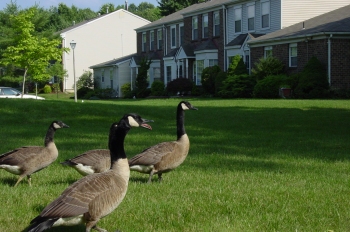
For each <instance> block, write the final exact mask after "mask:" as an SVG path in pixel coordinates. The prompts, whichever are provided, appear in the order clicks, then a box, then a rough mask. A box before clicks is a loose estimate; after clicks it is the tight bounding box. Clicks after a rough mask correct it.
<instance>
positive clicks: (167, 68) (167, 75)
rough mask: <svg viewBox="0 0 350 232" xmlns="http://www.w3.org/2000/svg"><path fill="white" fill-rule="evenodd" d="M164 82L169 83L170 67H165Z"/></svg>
mask: <svg viewBox="0 0 350 232" xmlns="http://www.w3.org/2000/svg"><path fill="white" fill-rule="evenodd" d="M166 80H167V83H169V82H170V81H171V66H166Z"/></svg>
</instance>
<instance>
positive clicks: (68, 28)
mask: <svg viewBox="0 0 350 232" xmlns="http://www.w3.org/2000/svg"><path fill="white" fill-rule="evenodd" d="M120 11H124V12H126V13H128V14H131V15H133V16H135V17H138V18H140V19H143V20H145V21H147V22H150V21H148V20H147V19H144V18H142V17H140V16H138V15H135V14H133V13H131V12H129V11H127V10H124V9H119V10H116V11H113V12H110V13H108V14H103V15H98V16H97V17H96V18H92V19H88V20H84V21H82V22H79V23H77V24H74V25H73V26H71V27H67V28H65V29H63V30H61V31H59V32H58V33H59V34H62V33H64V32H67V31H70V30H72V29H75V28H78V27H80V26H82V25H85V24H87V23H90V22H92V21H95V20H97V19H101V18H103V17H107V16H110V15H112V14H115V13H117V12H120Z"/></svg>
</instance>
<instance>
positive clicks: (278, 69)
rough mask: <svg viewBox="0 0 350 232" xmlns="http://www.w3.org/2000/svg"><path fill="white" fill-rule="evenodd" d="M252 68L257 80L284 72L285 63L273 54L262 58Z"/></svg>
mask: <svg viewBox="0 0 350 232" xmlns="http://www.w3.org/2000/svg"><path fill="white" fill-rule="evenodd" d="M254 65H255V67H254V68H253V69H252V74H253V75H254V76H255V77H256V79H257V80H262V79H264V78H265V77H267V76H272V75H279V74H283V73H284V65H283V63H282V62H281V61H280V60H278V59H277V58H275V57H273V56H268V57H266V58H260V59H259V60H258V62H256V63H255V64H254Z"/></svg>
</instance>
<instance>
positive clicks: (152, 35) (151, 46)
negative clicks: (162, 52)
mask: <svg viewBox="0 0 350 232" xmlns="http://www.w3.org/2000/svg"><path fill="white" fill-rule="evenodd" d="M149 50H150V51H153V50H154V31H153V30H152V31H150V32H149Z"/></svg>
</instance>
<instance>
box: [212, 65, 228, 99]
mask: <svg viewBox="0 0 350 232" xmlns="http://www.w3.org/2000/svg"><path fill="white" fill-rule="evenodd" d="M226 79H227V73H226V72H224V71H221V72H219V73H218V75H217V76H216V79H215V95H217V96H218V95H219V91H220V90H221V89H222V86H223V82H224V81H225V80H226Z"/></svg>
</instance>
